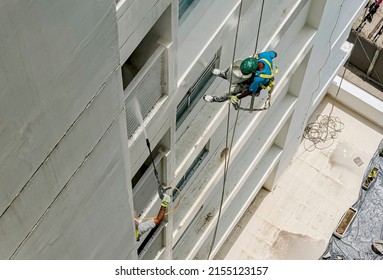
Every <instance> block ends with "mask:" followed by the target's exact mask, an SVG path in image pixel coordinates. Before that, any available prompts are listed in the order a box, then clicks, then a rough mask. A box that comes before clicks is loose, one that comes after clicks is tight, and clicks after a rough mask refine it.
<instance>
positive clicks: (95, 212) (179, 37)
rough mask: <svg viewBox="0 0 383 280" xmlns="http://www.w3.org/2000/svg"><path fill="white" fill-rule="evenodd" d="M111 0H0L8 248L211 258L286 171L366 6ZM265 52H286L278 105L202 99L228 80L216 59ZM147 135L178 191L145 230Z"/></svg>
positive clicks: (153, 198) (154, 205)
mask: <svg viewBox="0 0 383 280" xmlns="http://www.w3.org/2000/svg"><path fill="white" fill-rule="evenodd" d="M115 2H116V1H112V0H111V1H102V3H99V2H97V3H94V1H65V3H61V1H53V2H50V3H49V4H48V5H47V4H46V3H44V5H42V2H41V1H34V2H33V3H31V5H30V6H28V5H27V4H25V3H19V2H14V1H7V2H6V3H5V4H4V5H2V6H1V7H0V13H1V14H2V15H3V16H2V17H0V18H1V21H2V23H3V24H2V27H1V28H0V32H1V34H0V35H1V36H2V38H5V39H6V40H4V43H3V42H2V43H1V45H0V46H1V48H2V51H1V54H0V56H1V57H0V62H1V65H2V67H1V69H2V71H3V73H4V75H1V78H0V84H1V85H2V88H4V89H6V90H4V91H2V93H0V98H1V100H2V102H1V103H0V104H1V105H0V106H1V111H0V112H1V114H2V118H1V120H2V121H1V123H0V128H1V131H2V132H4V133H2V134H1V136H0V149H1V153H0V154H1V155H2V156H1V162H2V163H4V164H3V165H4V167H2V168H1V169H0V172H1V173H0V176H1V177H0V178H1V182H3V183H1V185H0V186H1V192H2V193H4V196H2V197H1V200H0V207H1V208H0V210H1V211H0V212H1V213H2V214H1V216H0V231H1V235H2V236H3V235H4V236H6V239H5V240H2V241H0V242H3V243H4V244H1V246H0V247H1V248H6V249H4V250H1V252H0V254H1V255H0V257H1V258H36V259H37V258H45V259H47V258H52V259H60V258H63V259H98V258H104V259H123V258H138V259H193V258H197V259H206V258H207V257H210V258H213V257H214V255H215V254H216V253H217V251H218V249H219V248H220V246H221V245H222V243H223V242H224V240H225V238H226V237H227V236H228V235H229V233H230V231H231V230H232V229H233V228H234V226H235V224H236V223H237V222H238V220H239V219H240V217H241V215H242V214H243V213H244V211H245V210H246V208H247V207H248V205H249V204H250V203H251V201H252V200H253V198H254V197H255V195H256V194H257V192H258V191H259V189H260V188H262V187H264V188H266V189H268V190H269V191H272V190H273V187H274V185H275V181H276V180H277V179H278V177H279V176H280V175H281V174H282V173H283V172H284V169H285V167H286V166H287V164H288V163H289V161H290V159H291V158H292V155H293V154H294V152H295V151H296V148H297V147H298V144H299V142H300V137H301V135H302V132H303V129H304V127H305V124H306V122H307V119H308V117H309V115H310V114H311V112H312V111H313V110H314V109H315V107H316V106H317V104H318V102H319V101H320V100H321V98H323V95H324V94H325V90H326V88H327V87H328V86H329V84H330V82H331V80H332V78H333V77H334V75H335V73H336V72H337V70H338V69H339V67H340V65H341V64H342V63H343V62H344V61H345V59H346V58H347V57H348V55H349V52H350V50H351V48H350V46H349V45H347V44H345V45H344V44H343V43H344V41H345V39H346V38H347V34H348V32H349V30H350V28H351V24H352V20H353V18H354V17H355V16H356V15H357V13H358V11H359V10H360V9H362V8H363V7H364V4H365V3H356V2H355V1H352V0H343V1H340V0H336V1H326V0H315V1H310V0H283V1H281V0H272V1H265V3H264V8H263V13H261V10H262V1H251V0H243V1H239V0H238V1H221V0H206V1H205V0H204V1H202V0H194V1H177V0H159V1H158V0H153V1H152V0H147V1H139V0H120V1H117V5H115ZM181 2H182V3H181ZM364 2H366V1H364ZM185 3H186V4H190V5H189V6H188V8H187V9H186V10H185V11H183V14H182V16H181V17H179V15H180V11H179V7H180V6H179V5H180V4H182V5H184V4H185ZM241 5H242V11H241V14H240V19H241V20H240V23H239V32H238V33H237V34H236V29H237V22H238V17H239V11H240V7H241ZM63 11H64V12H63ZM260 20H261V25H260V29H259V30H258V23H259V21H260ZM258 34H259V36H258ZM236 35H238V37H237V44H236V46H237V47H236V50H235V53H234V54H233V51H234V45H235V41H234V39H235V37H236ZM14 46H18V48H14ZM255 49H257V51H265V50H275V51H276V52H277V53H278V57H277V59H276V60H275V64H276V65H277V66H278V68H279V73H278V74H277V75H276V78H275V80H276V86H275V89H274V92H273V95H272V98H271V104H272V105H271V107H270V109H268V110H266V111H259V112H252V113H249V112H245V111H240V112H239V114H238V117H237V115H236V113H237V112H236V111H234V110H233V108H231V110H230V111H229V110H228V106H230V105H229V104H226V103H223V104H222V103H220V104H218V103H215V104H214V103H205V102H204V101H203V100H202V95H203V94H214V95H222V94H224V93H225V92H227V91H228V87H229V83H228V82H227V81H224V80H221V79H219V78H215V77H214V76H211V69H213V68H215V67H219V68H224V67H226V66H228V65H230V63H231V61H232V59H233V55H234V57H235V58H241V57H242V58H243V57H247V56H249V55H251V54H253V53H254V51H255ZM14 61H16V63H15V62H14ZM13 68H14V69H13ZM19 74H21V75H19ZM27 93H28V94H27ZM265 99H266V93H265V92H262V93H261V95H260V97H259V98H257V99H256V101H255V106H258V107H260V106H262V105H263V103H264V101H265ZM249 103H250V98H247V99H243V102H242V106H244V107H246V106H249ZM229 112H230V113H229ZM3 116H4V118H3ZM228 119H229V120H230V123H229V126H227V120H228ZM4 120H5V121H4ZM227 129H228V130H229V135H228V136H229V137H228V138H226V137H227V133H226V132H227ZM234 130H235V134H234V135H233V136H232V133H233V131H234ZM231 137H232V139H233V144H232V147H231V150H230V165H229V167H228V173H227V177H226V179H227V180H226V183H225V191H224V193H223V202H222V203H221V193H222V188H223V185H224V184H223V175H224V165H225V153H227V147H226V141H227V139H229V140H230V139H231ZM146 139H148V140H149V141H150V145H151V149H152V150H153V157H154V163H155V166H156V169H157V170H158V171H159V178H160V181H161V184H163V185H165V186H172V187H177V189H178V191H177V190H174V191H173V195H174V202H173V204H172V206H173V209H172V210H171V212H170V213H169V214H168V215H167V216H166V219H165V221H164V222H162V223H161V225H160V226H159V227H158V228H156V229H154V230H153V231H151V232H149V233H146V234H145V235H144V236H142V238H141V240H140V241H139V242H135V241H134V235H135V230H134V220H133V217H134V216H136V217H153V216H155V215H156V214H157V212H158V209H159V205H160V199H159V198H158V195H157V187H158V185H157V181H156V179H155V177H154V174H153V173H154V168H153V165H152V163H151V157H150V155H149V151H148V148H147V146H146ZM229 144H230V142H229ZM181 194H182V199H181V200H180V198H181ZM179 200H180V203H179V204H178V201H179ZM221 206H222V212H221V216H220V220H219V225H218V228H217V235H216V239H215V242H214V244H213V245H212V237H213V233H214V232H215V227H216V225H217V219H218V212H219V209H220V207H221ZM210 249H211V250H210ZM210 251H211V254H210V256H209V253H210Z"/></svg>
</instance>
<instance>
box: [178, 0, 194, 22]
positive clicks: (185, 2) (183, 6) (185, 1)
mask: <svg viewBox="0 0 383 280" xmlns="http://www.w3.org/2000/svg"><path fill="white" fill-rule="evenodd" d="M198 1H199V0H179V4H178V19H181V18H183V19H184V18H186V17H187V15H188V14H190V10H191V5H192V4H193V6H194V5H195V4H196V3H197V2H198ZM189 7H190V9H188V8H189Z"/></svg>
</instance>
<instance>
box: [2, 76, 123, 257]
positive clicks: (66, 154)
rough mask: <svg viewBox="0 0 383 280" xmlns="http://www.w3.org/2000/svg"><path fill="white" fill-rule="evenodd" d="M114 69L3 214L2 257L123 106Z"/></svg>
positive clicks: (50, 199) (100, 136) (25, 232)
mask: <svg viewBox="0 0 383 280" xmlns="http://www.w3.org/2000/svg"><path fill="white" fill-rule="evenodd" d="M120 81H121V73H120V71H115V72H114V73H113V75H112V76H111V78H110V79H109V80H108V81H107V82H106V85H105V86H104V87H103V88H102V90H101V91H100V92H99V93H98V95H97V96H96V97H95V99H94V100H93V102H92V103H91V104H90V105H89V106H88V107H87V109H86V110H85V111H84V112H83V114H82V115H81V117H80V118H79V119H78V121H77V122H76V123H75V124H74V125H73V127H72V128H71V129H70V130H69V131H68V133H67V134H66V135H65V137H63V139H62V140H61V141H60V143H59V144H58V145H57V147H56V148H55V149H54V150H53V152H52V153H51V154H50V156H49V158H48V159H47V160H46V161H44V163H43V164H42V166H41V167H40V168H39V169H38V170H37V172H36V173H35V174H34V175H33V176H32V177H31V178H30V180H29V181H28V183H27V185H26V187H25V188H24V189H23V191H21V192H20V193H19V194H18V196H17V197H16V198H15V200H14V201H13V202H12V204H11V205H10V207H9V208H8V209H7V210H6V211H5V212H4V213H3V215H2V216H1V217H0V235H1V236H4V237H5V238H3V239H2V240H0V244H1V245H0V247H2V248H3V250H1V252H0V259H2V258H8V257H10V255H11V254H12V253H13V252H14V251H15V250H16V248H17V246H19V245H20V244H21V242H22V240H23V239H24V238H25V236H26V235H27V234H28V232H29V231H30V230H31V229H32V228H33V226H34V225H35V224H36V223H37V221H38V219H40V217H41V216H42V215H43V214H44V212H45V211H46V209H48V208H49V205H50V204H51V203H52V201H53V200H54V199H55V198H56V196H57V195H58V194H59V193H60V192H61V191H62V189H63V188H64V187H65V186H66V184H67V183H68V181H69V180H70V179H71V177H72V176H73V175H74V174H75V172H77V169H78V168H80V166H81V165H82V164H83V161H84V160H85V159H86V158H87V156H88V155H89V154H90V153H91V152H92V150H93V148H94V147H95V145H96V144H97V143H98V141H99V139H101V138H102V137H103V134H104V133H105V131H106V130H107V129H108V127H109V126H110V124H111V123H112V122H113V121H114V120H115V119H116V118H117V117H118V115H120V114H121V112H122V109H123V107H122V106H123V103H122V96H121V85H120Z"/></svg>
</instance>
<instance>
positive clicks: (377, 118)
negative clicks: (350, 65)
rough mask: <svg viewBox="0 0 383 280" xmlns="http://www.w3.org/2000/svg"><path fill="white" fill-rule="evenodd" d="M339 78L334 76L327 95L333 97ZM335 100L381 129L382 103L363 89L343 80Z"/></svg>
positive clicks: (382, 125)
mask: <svg viewBox="0 0 383 280" xmlns="http://www.w3.org/2000/svg"><path fill="white" fill-rule="evenodd" d="M341 80H342V79H341V77H340V76H336V77H335V79H334V81H333V83H332V84H331V86H330V87H329V89H328V94H330V95H331V96H332V97H335V95H336V94H337V91H338V87H339V85H340V83H341ZM337 100H338V101H339V102H341V103H343V104H344V105H346V106H348V107H350V108H351V109H352V110H354V111H355V112H357V113H359V114H361V115H362V116H364V117H365V118H367V119H368V120H370V121H371V122H373V123H375V124H377V125H378V126H379V127H383V123H382V122H381V120H382V119H383V101H381V100H379V99H378V98H376V97H375V96H373V95H371V94H369V93H368V92H366V91H364V90H363V89H361V88H359V87H357V86H356V85H354V84H352V83H350V82H348V81H347V80H345V79H343V81H342V84H341V88H340V90H339V93H338V96H337Z"/></svg>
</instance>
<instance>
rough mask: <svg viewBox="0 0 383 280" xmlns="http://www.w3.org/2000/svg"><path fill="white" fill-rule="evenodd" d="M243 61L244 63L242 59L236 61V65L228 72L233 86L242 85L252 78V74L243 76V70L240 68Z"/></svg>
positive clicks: (228, 78)
mask: <svg viewBox="0 0 383 280" xmlns="http://www.w3.org/2000/svg"><path fill="white" fill-rule="evenodd" d="M242 61H243V60H242V59H237V60H236V61H234V63H233V64H232V65H231V66H230V68H229V70H228V71H227V80H228V81H229V82H230V79H232V80H231V83H232V84H238V83H241V82H243V81H246V80H247V79H249V78H250V77H251V74H248V75H243V74H242V72H241V68H240V66H241V63H242Z"/></svg>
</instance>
